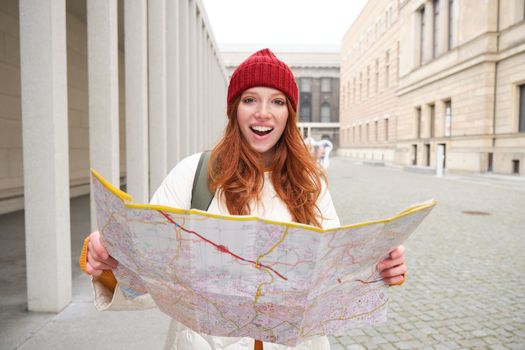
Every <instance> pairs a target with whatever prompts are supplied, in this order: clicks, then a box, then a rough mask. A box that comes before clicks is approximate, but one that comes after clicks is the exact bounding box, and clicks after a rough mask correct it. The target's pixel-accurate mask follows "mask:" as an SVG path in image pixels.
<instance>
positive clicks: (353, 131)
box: [352, 125, 356, 143]
mask: <svg viewBox="0 0 525 350" xmlns="http://www.w3.org/2000/svg"><path fill="white" fill-rule="evenodd" d="M355 141H356V140H355V125H354V126H352V143H355Z"/></svg>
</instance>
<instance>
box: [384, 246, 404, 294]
mask: <svg viewBox="0 0 525 350" xmlns="http://www.w3.org/2000/svg"><path fill="white" fill-rule="evenodd" d="M377 269H378V270H379V273H380V275H381V277H382V278H383V280H384V281H385V283H386V284H388V285H391V286H392V285H399V284H402V283H403V282H404V281H405V273H406V272H407V266H406V265H405V247H403V246H402V245H400V246H399V247H397V248H396V249H394V250H392V251H391V252H390V256H389V257H388V258H386V259H385V260H383V261H381V262H380V263H379V264H377Z"/></svg>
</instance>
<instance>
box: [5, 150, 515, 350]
mask: <svg viewBox="0 0 525 350" xmlns="http://www.w3.org/2000/svg"><path fill="white" fill-rule="evenodd" d="M328 174H329V186H330V189H331V194H332V197H333V200H334V203H335V206H336V208H337V211H338V213H339V216H340V218H341V222H342V223H343V224H348V223H352V222H356V221H364V220H369V219H377V218H384V217H386V216H391V215H393V214H395V213H396V212H398V211H400V210H402V209H404V208H405V207H407V206H408V205H410V204H412V203H414V202H419V201H424V200H426V199H429V198H435V199H436V200H437V201H438V205H437V207H436V208H435V209H434V211H433V213H431V215H430V216H429V217H428V218H427V219H426V220H425V222H424V223H423V224H422V226H421V227H420V228H418V230H417V231H416V233H415V234H414V235H413V236H412V237H411V238H410V239H409V241H408V242H407V244H406V248H407V261H408V266H409V270H410V271H409V275H408V281H407V283H406V284H405V285H404V286H403V287H398V288H391V289H390V290H389V294H390V298H391V302H390V311H389V321H388V322H387V323H385V324H384V325H380V326H378V327H369V328H364V329H358V330H354V331H352V332H349V333H348V334H346V335H343V336H339V337H330V341H331V343H332V348H333V350H341V349H419V348H428V349H456V348H458V349H459V348H469V349H476V348H479V349H482V348H492V349H524V348H525V303H523V295H524V294H523V277H522V272H523V271H525V255H524V254H523V251H525V234H524V233H525V231H524V229H523V228H524V227H525V215H523V212H524V211H523V208H524V207H525V182H524V181H521V180H516V181H515V180H510V179H507V178H503V179H499V178H498V177H497V176H484V175H483V176H481V175H480V176H445V177H443V178H437V177H435V176H433V175H422V174H415V173H410V172H405V171H402V169H398V168H391V167H376V166H363V165H359V164H357V162H356V161H353V160H350V159H348V158H333V159H332V161H331V163H330V168H329V169H328ZM487 185H488V186H487ZM468 212H483V213H487V214H488V215H483V216H479V215H469V214H468ZM88 220H89V200H88V197H87V196H85V197H81V198H76V199H73V200H72V206H71V222H72V225H71V228H72V242H71V246H72V257H71V259H72V264H73V271H72V273H73V302H72V303H71V304H70V305H69V306H68V307H67V308H65V310H63V311H62V312H61V313H59V314H57V315H55V314H45V313H29V312H27V311H26V290H25V288H26V287H25V256H24V255H25V246H24V224H23V212H17V213H12V214H7V215H3V216H0V233H1V234H0V257H1V259H0V295H1V296H0V349H6V350H7V349H9V350H11V349H77V350H82V349H162V347H163V344H164V339H165V335H166V332H167V328H168V324H169V319H168V317H167V316H165V315H164V314H162V313H160V312H159V311H158V310H148V311H137V312H97V311H96V310H95V308H94V306H93V303H92V295H91V290H90V284H89V279H88V278H87V276H85V275H83V274H82V273H81V272H80V271H79V268H78V264H77V259H78V253H79V251H80V248H81V245H82V241H83V238H84V236H85V235H86V234H87V233H88V232H89V221H88Z"/></svg>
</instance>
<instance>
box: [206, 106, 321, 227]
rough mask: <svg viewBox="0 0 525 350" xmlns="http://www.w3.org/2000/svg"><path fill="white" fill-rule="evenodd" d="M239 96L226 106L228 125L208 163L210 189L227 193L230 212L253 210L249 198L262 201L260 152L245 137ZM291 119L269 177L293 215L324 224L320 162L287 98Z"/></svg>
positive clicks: (223, 193) (225, 196)
mask: <svg viewBox="0 0 525 350" xmlns="http://www.w3.org/2000/svg"><path fill="white" fill-rule="evenodd" d="M240 100H241V98H240V96H239V97H237V98H236V99H235V101H234V102H233V103H230V104H229V105H228V111H227V113H228V119H229V120H228V125H227V126H226V130H225V133H224V136H223V138H222V139H221V141H220V142H219V143H218V144H217V146H215V148H214V149H213V151H212V153H211V156H210V162H209V166H208V174H209V177H210V179H211V181H210V189H211V191H212V192H215V191H216V190H217V189H220V193H221V195H222V196H224V198H225V202H226V205H227V207H228V211H229V212H230V214H232V215H248V214H250V207H249V205H250V203H251V202H252V201H259V200H260V193H261V190H262V187H263V184H264V170H265V169H264V165H263V162H262V158H261V155H260V154H259V153H258V152H257V151H255V150H253V149H252V148H251V147H250V145H249V144H248V142H247V141H246V140H245V139H244V137H243V136H242V134H241V130H240V128H239V124H238V122H237V107H238V105H239V102H240ZM286 105H287V107H288V120H287V123H286V127H285V129H284V131H283V134H282V135H281V138H280V139H279V141H278V142H277V144H276V145H275V146H274V147H276V151H275V159H274V161H273V165H272V168H271V170H272V174H271V181H272V183H273V186H274V188H275V191H276V193H277V195H278V196H279V198H280V199H281V200H282V201H283V202H284V203H285V204H286V206H287V207H288V210H289V211H290V213H291V215H292V220H293V221H295V222H299V223H302V224H308V225H313V226H317V227H321V218H322V216H321V211H320V210H319V208H318V207H317V205H316V202H317V199H318V198H319V195H320V194H321V186H322V182H321V181H322V180H321V179H324V180H325V181H326V176H325V175H324V173H323V171H322V170H321V169H320V168H319V167H318V166H317V164H316V163H315V161H314V159H313V157H312V155H311V154H310V152H309V151H308V149H307V148H306V146H305V144H304V142H303V140H302V137H301V134H300V132H299V130H298V129H297V126H296V123H297V113H296V111H295V110H294V108H293V107H292V105H291V103H290V102H289V101H288V100H287V101H286Z"/></svg>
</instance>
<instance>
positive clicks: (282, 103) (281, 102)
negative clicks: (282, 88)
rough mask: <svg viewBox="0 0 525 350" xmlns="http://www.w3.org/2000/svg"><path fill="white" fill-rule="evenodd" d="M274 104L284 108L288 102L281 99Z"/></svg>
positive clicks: (274, 101)
mask: <svg viewBox="0 0 525 350" xmlns="http://www.w3.org/2000/svg"><path fill="white" fill-rule="evenodd" d="M273 103H275V104H276V105H278V106H284V105H285V104H286V102H285V101H284V100H282V99H280V98H278V99H275V100H273Z"/></svg>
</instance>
